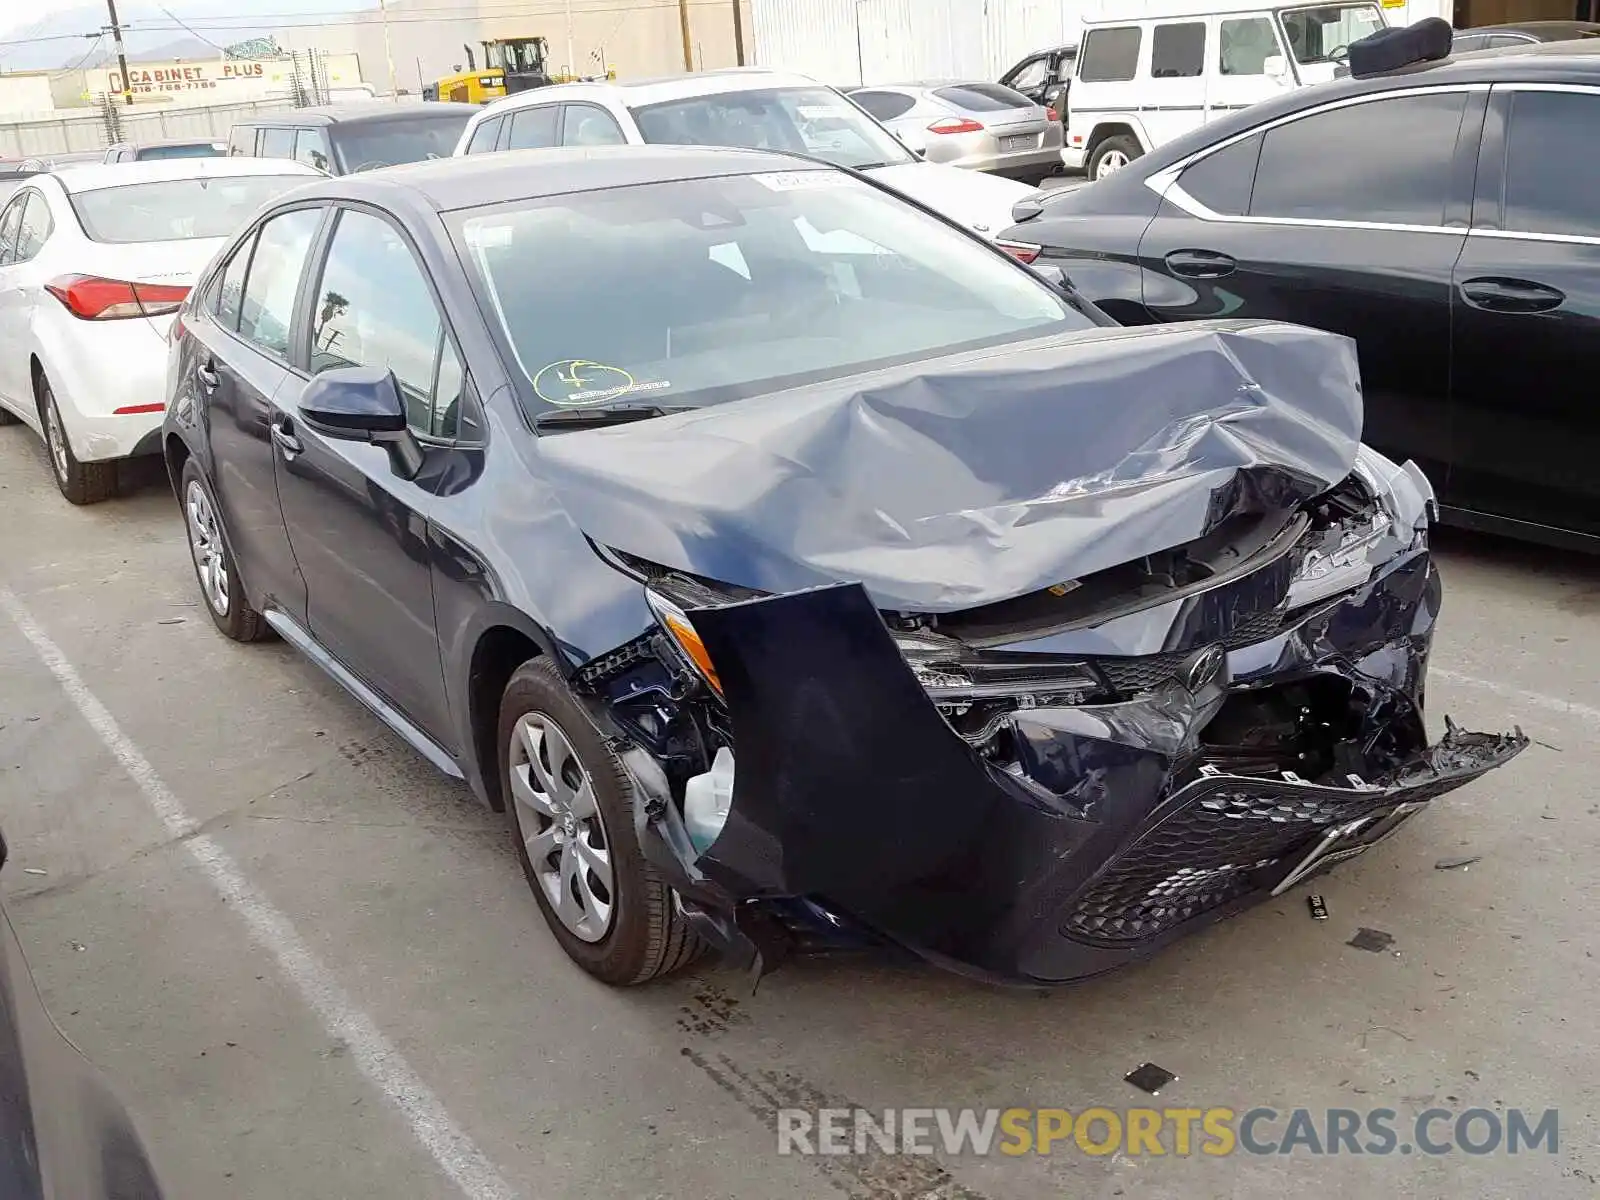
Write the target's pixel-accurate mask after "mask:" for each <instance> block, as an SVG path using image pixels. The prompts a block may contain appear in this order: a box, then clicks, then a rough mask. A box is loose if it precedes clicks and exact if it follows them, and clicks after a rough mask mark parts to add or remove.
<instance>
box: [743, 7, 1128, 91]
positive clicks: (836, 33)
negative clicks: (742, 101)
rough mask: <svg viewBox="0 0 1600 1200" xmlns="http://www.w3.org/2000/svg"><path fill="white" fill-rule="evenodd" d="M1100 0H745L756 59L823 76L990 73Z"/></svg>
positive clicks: (835, 80) (1075, 23)
mask: <svg viewBox="0 0 1600 1200" xmlns="http://www.w3.org/2000/svg"><path fill="white" fill-rule="evenodd" d="M1102 2H1103V0H752V3H751V7H752V13H751V16H752V24H753V26H754V30H753V35H754V36H753V40H754V46H755V53H754V60H755V62H757V63H758V64H760V65H762V66H768V67H779V68H782V69H784V70H791V71H800V72H803V73H805V74H807V75H811V76H814V77H815V78H817V79H821V80H823V81H825V82H827V83H831V84H834V85H845V84H855V83H890V82H894V81H896V80H900V81H904V80H910V79H939V78H953V77H954V78H966V79H998V78H999V77H1000V75H1001V73H1003V72H1004V71H1005V70H1006V68H1007V67H1009V66H1011V65H1012V64H1013V63H1014V62H1016V61H1017V60H1018V59H1021V58H1023V57H1024V56H1026V55H1028V54H1030V53H1032V52H1033V51H1035V50H1040V49H1044V48H1046V47H1049V46H1057V45H1061V44H1063V43H1067V42H1075V41H1077V39H1078V33H1079V27H1080V20H1081V17H1082V15H1083V13H1084V12H1085V11H1096V10H1098V8H1099V6H1100V3H1102Z"/></svg>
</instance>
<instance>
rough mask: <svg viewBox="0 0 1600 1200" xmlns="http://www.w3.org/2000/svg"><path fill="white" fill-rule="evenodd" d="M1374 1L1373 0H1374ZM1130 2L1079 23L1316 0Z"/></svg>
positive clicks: (1264, 8) (1274, 7)
mask: <svg viewBox="0 0 1600 1200" xmlns="http://www.w3.org/2000/svg"><path fill="white" fill-rule="evenodd" d="M1374 3H1376V0H1374ZM1131 7H1132V6H1131V5H1127V4H1126V3H1124V4H1123V5H1107V6H1106V8H1107V9H1110V10H1116V9H1118V8H1121V9H1122V10H1123V11H1120V12H1113V13H1112V14H1109V15H1105V16H1089V15H1085V16H1084V17H1083V18H1082V19H1081V24H1083V25H1086V26H1092V25H1132V24H1133V23H1135V22H1136V21H1170V20H1172V19H1173V18H1174V17H1209V16H1212V15H1213V14H1216V13H1236V12H1276V11H1278V10H1279V9H1280V8H1314V7H1316V3H1315V0H1147V3H1145V4H1144V5H1143V6H1141V7H1140V8H1139V9H1138V10H1136V11H1128V10H1129V9H1130V8H1131Z"/></svg>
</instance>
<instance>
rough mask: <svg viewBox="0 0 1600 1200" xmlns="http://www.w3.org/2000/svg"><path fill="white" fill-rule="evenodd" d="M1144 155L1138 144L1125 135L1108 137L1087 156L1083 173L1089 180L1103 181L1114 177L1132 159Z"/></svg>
mask: <svg viewBox="0 0 1600 1200" xmlns="http://www.w3.org/2000/svg"><path fill="white" fill-rule="evenodd" d="M1143 154H1144V151H1143V150H1141V149H1139V143H1138V142H1136V141H1134V140H1133V138H1131V137H1129V136H1128V135H1127V134H1125V133H1119V134H1117V136H1115V137H1108V138H1107V139H1106V140H1105V141H1103V142H1101V143H1100V144H1099V145H1098V146H1096V147H1095V148H1094V153H1093V154H1091V155H1090V156H1089V167H1088V170H1087V171H1086V172H1085V174H1087V175H1088V176H1089V178H1090V179H1105V178H1106V177H1107V176H1110V175H1115V174H1116V173H1117V172H1118V171H1120V170H1122V168H1123V167H1125V166H1127V165H1128V164H1129V163H1131V162H1132V161H1133V160H1134V159H1136V158H1138V157H1140V156H1141V155H1143Z"/></svg>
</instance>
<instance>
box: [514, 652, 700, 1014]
mask: <svg viewBox="0 0 1600 1200" xmlns="http://www.w3.org/2000/svg"><path fill="white" fill-rule="evenodd" d="M528 716H537V717H541V718H546V719H549V720H552V721H554V723H555V724H556V726H557V727H558V728H559V730H560V732H561V733H562V734H564V735H565V739H566V741H567V742H568V744H569V745H570V746H571V749H572V757H573V758H575V759H576V760H577V765H578V767H579V768H580V769H581V770H582V771H583V772H584V774H586V775H587V777H588V781H589V784H590V787H591V788H592V791H593V795H594V798H595V803H596V807H597V809H598V812H599V815H600V819H601V824H602V826H603V835H604V843H605V848H606V849H607V850H608V852H609V856H610V863H611V871H612V879H613V882H614V887H613V888H612V889H611V891H610V901H611V915H610V923H609V925H608V927H607V928H606V930H605V933H604V936H602V937H600V938H599V939H598V940H594V941H589V940H585V939H584V938H582V937H580V936H578V934H576V933H575V932H573V931H572V930H571V929H569V928H568V927H567V925H566V924H565V922H564V921H563V920H562V918H561V916H560V914H559V913H557V912H556V909H555V907H554V905H552V903H551V901H550V897H549V896H548V895H547V894H546V892H545V885H544V884H543V883H541V881H540V878H539V873H538V871H537V870H536V869H535V865H534V862H533V861H532V860H531V859H530V857H529V855H528V845H527V838H528V835H529V834H530V833H531V834H537V833H539V832H541V830H539V829H531V830H525V828H524V826H525V822H531V821H533V820H535V819H536V816H535V814H534V812H533V810H532V809H525V808H524V806H523V805H522V804H520V803H519V802H518V801H517V799H516V793H515V792H514V791H513V790H512V740H513V738H514V737H515V736H517V727H518V725H519V724H520V723H521V722H522V720H523V718H524V717H528ZM495 750H496V754H497V756H498V759H499V772H500V789H501V795H503V796H504V797H505V798H506V811H507V813H508V814H510V823H511V828H512V832H513V833H514V834H515V836H516V842H517V857H518V858H520V859H521V860H522V870H523V873H524V874H525V875H526V876H527V879H528V886H529V888H530V889H532V891H533V896H534V899H535V900H536V901H537V902H538V905H539V911H540V912H542V913H543V914H544V919H545V922H546V923H547V924H548V925H549V926H550V931H551V933H553V934H554V935H555V938H556V941H558V942H560V943H561V948H562V949H563V950H565V951H566V952H567V955H568V957H570V958H571V959H572V961H573V962H575V963H577V964H578V965H579V966H580V967H582V968H583V969H584V970H585V971H587V972H589V974H591V975H593V976H594V977H595V978H596V979H599V980H602V981H603V982H605V983H609V984H614V985H618V986H622V987H629V986H633V985H635V984H641V983H646V982H648V981H649V980H652V979H655V978H658V977H659V976H662V975H667V974H670V973H671V972H673V971H676V970H679V969H680V968H682V967H685V966H687V965H688V964H689V963H691V962H693V961H694V960H695V959H696V958H698V957H699V956H700V954H701V952H702V951H703V950H704V948H705V947H704V943H702V942H701V941H700V939H699V938H698V937H697V936H695V934H694V932H693V931H692V930H691V929H690V928H689V926H688V923H687V922H686V921H685V920H684V919H683V916H682V915H681V914H680V913H679V912H678V909H677V906H676V905H675V904H674V902H673V898H672V889H671V888H669V887H668V886H667V885H666V883H665V882H664V881H663V880H662V879H661V877H660V875H659V874H658V873H657V872H656V870H655V868H654V867H652V866H651V865H650V863H649V862H648V861H647V860H646V859H645V857H644V854H643V852H642V851H641V850H640V849H639V843H638V840H637V838H636V837H635V835H634V828H633V785H632V783H631V782H630V780H629V778H628V775H627V772H626V771H624V769H623V766H622V763H621V762H620V761H619V760H618V759H617V756H616V755H615V754H613V753H612V752H611V751H610V750H609V749H608V748H607V747H606V744H605V742H604V740H603V739H602V738H601V736H600V732H599V730H597V729H596V728H595V727H594V724H593V722H591V721H590V720H589V716H588V714H587V713H585V712H584V710H583V708H582V706H581V705H580V704H579V703H578V702H577V700H576V699H574V698H573V695H572V693H571V692H570V691H569V690H568V689H567V685H566V683H565V682H563V681H562V679H561V676H560V673H559V672H558V671H557V670H556V669H555V667H554V666H553V665H551V663H550V661H549V660H548V659H544V658H536V659H533V660H532V661H530V662H526V663H523V664H522V666H520V667H518V668H517V671H516V673H515V674H514V675H512V676H511V681H510V682H509V683H508V684H506V690H505V693H504V696H503V698H502V700H501V702H500V726H499V732H498V736H497V737H496V739H495ZM558 769H559V767H558ZM545 828H549V826H546V827H545ZM569 836H570V835H569ZM543 865H544V869H546V870H547V871H548V870H550V867H549V864H548V863H545V864H543ZM552 873H554V872H552ZM563 882H564V881H563Z"/></svg>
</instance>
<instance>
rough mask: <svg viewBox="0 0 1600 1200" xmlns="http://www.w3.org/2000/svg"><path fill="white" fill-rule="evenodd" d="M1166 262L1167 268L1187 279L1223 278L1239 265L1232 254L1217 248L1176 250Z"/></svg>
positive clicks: (1168, 256)
mask: <svg viewBox="0 0 1600 1200" xmlns="http://www.w3.org/2000/svg"><path fill="white" fill-rule="evenodd" d="M1166 263H1167V270H1169V271H1171V272H1172V273H1173V274H1174V275H1181V276H1183V277H1184V278H1185V279H1223V278H1226V277H1227V276H1229V275H1232V274H1233V273H1234V271H1235V270H1237V269H1238V266H1239V264H1238V262H1237V261H1235V260H1234V258H1233V257H1232V256H1231V255H1227V254H1218V253H1217V252H1216V251H1215V250H1174V251H1173V252H1172V253H1171V254H1169V255H1167V258H1166Z"/></svg>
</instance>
